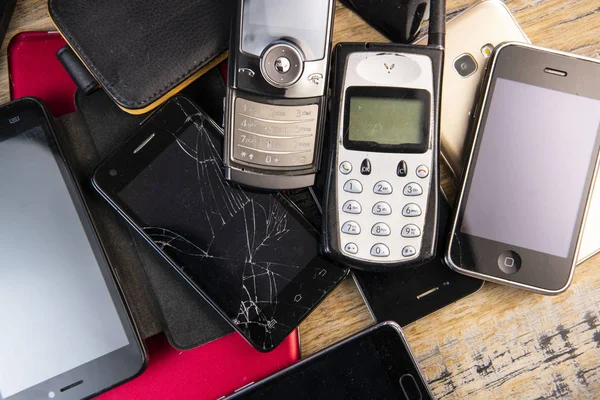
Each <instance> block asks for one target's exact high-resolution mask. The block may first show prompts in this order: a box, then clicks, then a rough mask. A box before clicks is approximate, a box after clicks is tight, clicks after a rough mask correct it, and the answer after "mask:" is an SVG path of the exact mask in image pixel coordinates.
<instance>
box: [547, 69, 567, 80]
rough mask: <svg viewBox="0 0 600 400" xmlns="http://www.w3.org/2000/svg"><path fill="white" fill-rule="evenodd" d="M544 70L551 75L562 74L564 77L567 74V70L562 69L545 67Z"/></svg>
mask: <svg viewBox="0 0 600 400" xmlns="http://www.w3.org/2000/svg"><path fill="white" fill-rule="evenodd" d="M544 72H545V73H547V74H550V75H556V76H560V77H562V78H564V77H566V76H567V71H561V70H559V69H554V68H544Z"/></svg>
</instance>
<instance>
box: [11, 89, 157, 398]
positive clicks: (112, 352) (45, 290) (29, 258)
mask: <svg viewBox="0 0 600 400" xmlns="http://www.w3.org/2000/svg"><path fill="white" fill-rule="evenodd" d="M51 118H52V117H51V116H50V114H49V112H48V111H47V110H46V108H45V106H44V105H43V104H42V103H41V102H39V101H38V100H34V99H30V98H26V99H22V100H18V101H15V102H13V103H10V104H7V105H5V106H2V107H0V220H2V229H1V230H0V304H2V306H1V307H0V321H2V329H1V330H0V360H2V361H1V362H0V399H3V400H22V399H48V398H49V399H53V398H55V397H56V398H57V399H81V398H87V397H89V396H92V395H95V394H98V393H100V392H102V391H104V390H106V389H108V388H110V387H112V386H115V385H117V384H119V383H121V382H124V381H126V380H128V379H130V378H133V377H134V376H136V375H137V374H139V373H140V372H141V371H142V370H143V368H144V366H145V359H146V354H145V351H144V349H143V347H142V345H141V340H140V337H139V335H138V333H137V331H136V329H135V327H134V325H133V321H132V320H131V318H130V315H129V314H128V310H127V308H126V305H125V303H124V300H123V298H122V297H121V295H120V292H119V288H118V285H117V282H116V281H115V277H114V276H113V274H112V271H111V268H110V266H109V264H108V261H107V259H106V256H105V254H104V251H103V248H102V245H101V243H100V241H99V239H98V236H97V234H96V230H95V227H94V225H93V223H92V221H91V219H90V217H89V212H88V209H87V207H86V205H85V203H84V201H83V197H82V195H81V191H80V188H79V187H78V185H77V182H76V181H75V179H74V178H73V175H72V174H71V171H70V169H69V166H68V165H67V163H66V161H65V158H64V157H63V154H62V152H61V149H60V146H59V144H58V142H57V140H56V138H55V136H54V131H53V125H52V120H51Z"/></svg>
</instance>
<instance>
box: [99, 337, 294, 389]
mask: <svg viewBox="0 0 600 400" xmlns="http://www.w3.org/2000/svg"><path fill="white" fill-rule="evenodd" d="M297 332H298V331H297V330H296V331H294V333H292V334H291V335H290V336H288V337H287V338H286V339H285V341H284V342H283V343H282V344H281V345H280V346H278V347H277V348H276V349H275V350H273V351H271V352H269V353H261V352H259V351H258V350H256V349H254V348H253V347H252V346H250V345H249V344H248V343H247V342H246V341H245V340H244V338H242V336H241V335H240V334H238V333H231V334H229V335H227V336H225V337H224V338H221V339H218V340H215V341H214V342H211V343H208V344H205V345H204V346H200V347H197V348H195V349H193V350H188V351H179V350H175V349H173V348H172V347H171V346H169V344H168V342H167V340H166V338H165V337H164V336H163V335H160V336H155V337H153V338H150V339H148V340H146V344H147V345H148V351H149V354H150V357H149V362H148V367H147V368H146V370H145V371H144V373H143V374H142V375H140V376H139V377H138V378H135V379H134V380H132V381H129V382H127V383H125V384H123V385H121V386H119V387H116V388H114V389H112V390H110V391H108V392H106V393H104V394H102V395H100V396H99V397H98V398H97V399H98V400H121V399H127V400H147V399H161V400H171V399H172V400H188V399H189V400H215V399H218V398H220V397H223V396H226V395H228V394H231V393H233V392H234V391H235V390H237V389H239V388H241V387H244V386H246V385H248V384H249V383H252V382H256V381H259V380H260V379H262V378H265V377H267V376H269V375H272V374H273V373H275V372H277V371H280V370H282V369H284V368H285V367H287V366H289V365H291V364H293V363H294V362H296V361H297V360H298V359H299V358H300V357H299V356H300V349H299V346H298V334H297Z"/></svg>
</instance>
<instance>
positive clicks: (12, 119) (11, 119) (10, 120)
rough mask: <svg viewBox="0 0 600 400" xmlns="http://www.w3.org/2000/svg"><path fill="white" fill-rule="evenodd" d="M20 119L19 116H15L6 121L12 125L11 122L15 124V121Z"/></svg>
mask: <svg viewBox="0 0 600 400" xmlns="http://www.w3.org/2000/svg"><path fill="white" fill-rule="evenodd" d="M20 120H21V117H19V116H16V117H12V118H9V119H8V123H9V124H11V125H12V124H16V123H17V122H19V121H20Z"/></svg>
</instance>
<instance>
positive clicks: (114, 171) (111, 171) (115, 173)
mask: <svg viewBox="0 0 600 400" xmlns="http://www.w3.org/2000/svg"><path fill="white" fill-rule="evenodd" d="M108 174H109V175H110V176H117V170H116V169H111V170H110V171H108Z"/></svg>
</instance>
